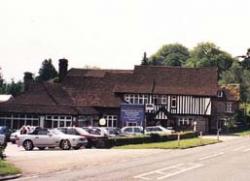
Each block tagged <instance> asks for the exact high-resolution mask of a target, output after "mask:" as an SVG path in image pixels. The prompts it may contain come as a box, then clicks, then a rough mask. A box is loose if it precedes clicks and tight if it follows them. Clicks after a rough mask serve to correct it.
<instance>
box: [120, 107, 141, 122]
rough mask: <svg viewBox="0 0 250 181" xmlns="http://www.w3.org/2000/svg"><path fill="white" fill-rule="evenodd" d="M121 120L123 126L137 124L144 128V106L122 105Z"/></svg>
mask: <svg viewBox="0 0 250 181" xmlns="http://www.w3.org/2000/svg"><path fill="white" fill-rule="evenodd" d="M120 116H121V117H120V120H121V122H122V125H123V126H127V125H129V124H136V125H137V126H142V125H143V122H144V116H145V107H144V105H139V104H121V114H120Z"/></svg>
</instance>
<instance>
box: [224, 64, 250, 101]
mask: <svg viewBox="0 0 250 181" xmlns="http://www.w3.org/2000/svg"><path fill="white" fill-rule="evenodd" d="M220 83H221V84H231V83H239V84H240V91H241V93H240V96H241V101H243V102H249V101H250V71H249V70H248V69H246V68H245V67H242V66H241V64H240V63H239V62H234V63H233V65H232V66H231V68H229V69H228V70H227V71H224V72H222V74H221V81H220Z"/></svg>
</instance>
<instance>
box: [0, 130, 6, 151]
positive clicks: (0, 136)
mask: <svg viewBox="0 0 250 181" xmlns="http://www.w3.org/2000/svg"><path fill="white" fill-rule="evenodd" d="M6 145H7V141H6V135H5V132H4V129H3V127H0V147H1V146H3V147H6Z"/></svg>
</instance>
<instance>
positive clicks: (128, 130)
mask: <svg viewBox="0 0 250 181" xmlns="http://www.w3.org/2000/svg"><path fill="white" fill-rule="evenodd" d="M132 131H133V129H132V128H126V129H124V132H126V133H132Z"/></svg>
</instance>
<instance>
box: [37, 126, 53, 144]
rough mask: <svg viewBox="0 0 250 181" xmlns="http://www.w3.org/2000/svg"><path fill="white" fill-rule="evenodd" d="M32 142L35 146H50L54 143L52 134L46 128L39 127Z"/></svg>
mask: <svg viewBox="0 0 250 181" xmlns="http://www.w3.org/2000/svg"><path fill="white" fill-rule="evenodd" d="M34 144H35V145H37V146H52V145H54V144H55V143H54V139H53V135H52V134H50V133H49V131H48V130H47V129H41V130H39V131H38V133H37V135H36V137H35V140H34Z"/></svg>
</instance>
